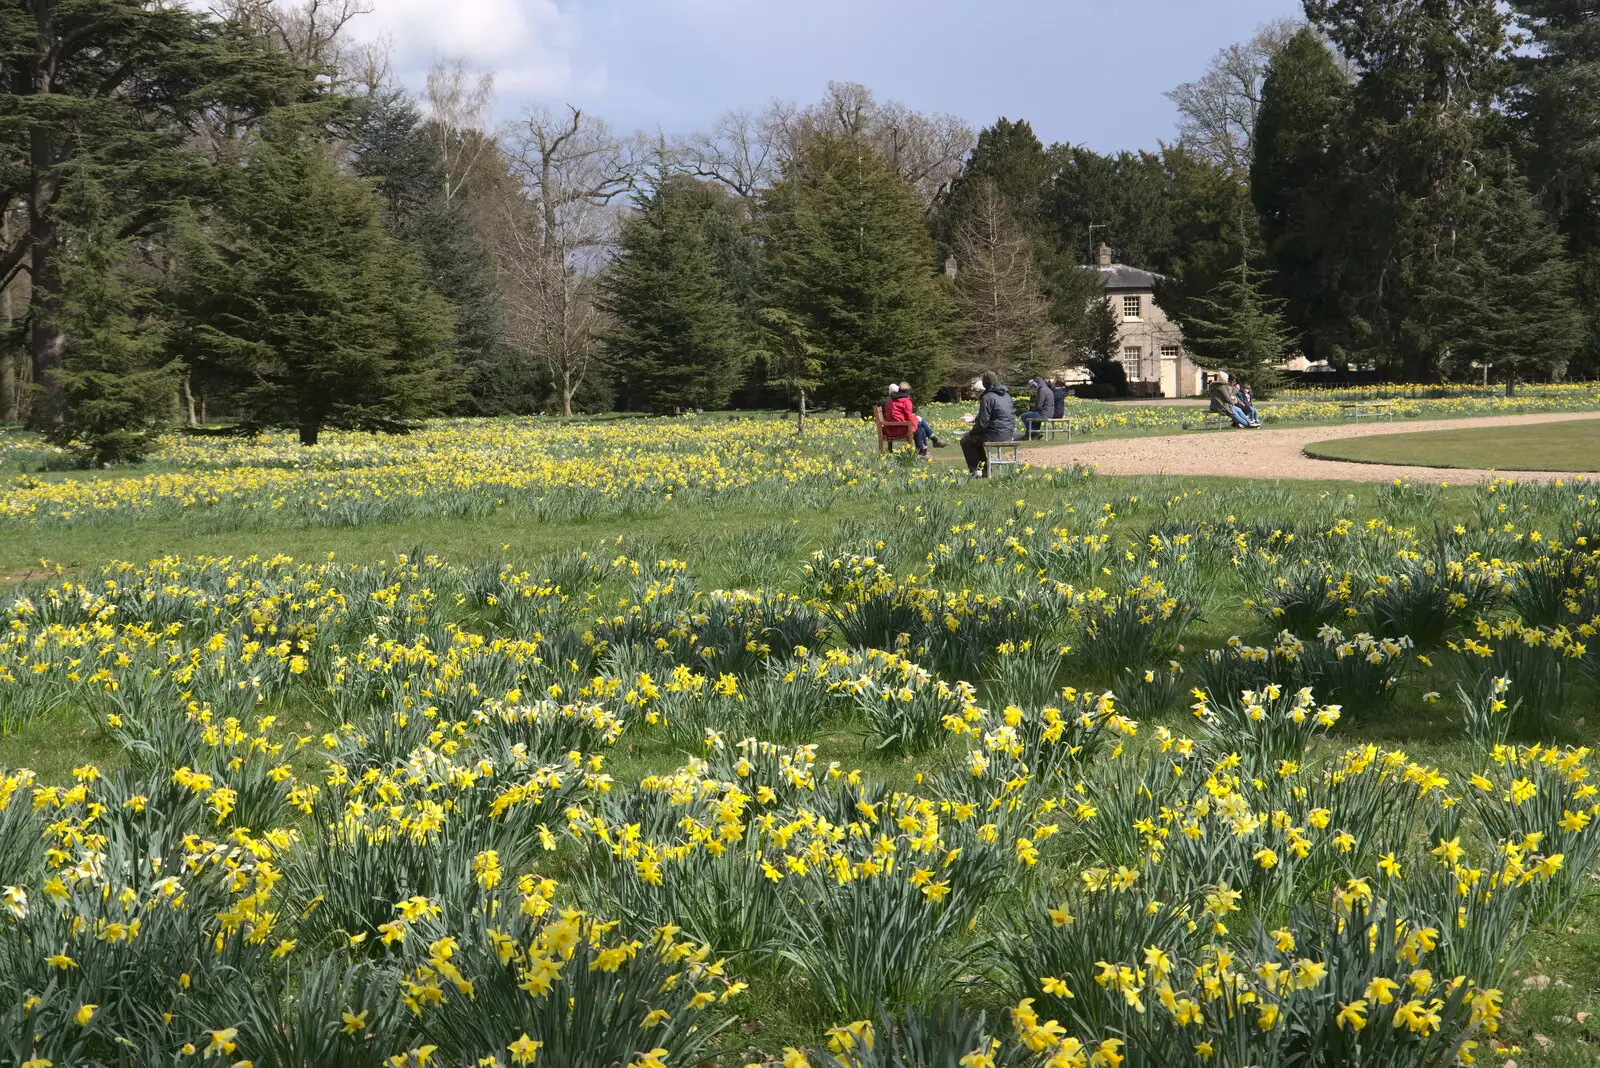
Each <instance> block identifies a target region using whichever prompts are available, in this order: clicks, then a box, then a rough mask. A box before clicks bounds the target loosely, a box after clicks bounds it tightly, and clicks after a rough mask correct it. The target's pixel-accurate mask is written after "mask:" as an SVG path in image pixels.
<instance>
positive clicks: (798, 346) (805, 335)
mask: <svg viewBox="0 0 1600 1068" xmlns="http://www.w3.org/2000/svg"><path fill="white" fill-rule="evenodd" d="M757 322H758V323H759V327H758V329H757V330H756V333H755V349H754V354H755V356H756V358H757V359H759V360H761V361H762V362H763V363H764V364H765V365H766V372H767V382H768V383H769V384H770V385H774V386H778V387H780V388H782V389H784V390H786V391H787V392H789V393H790V394H791V395H793V397H794V398H795V410H796V413H797V415H796V417H795V428H794V432H795V436H797V437H805V433H806V395H807V394H808V393H810V392H811V391H813V390H815V389H816V388H817V383H818V382H819V381H821V379H820V377H819V376H820V375H821V374H822V350H820V349H818V348H817V347H816V346H815V345H813V344H812V343H811V336H810V333H809V332H808V331H807V330H806V327H805V324H804V323H802V322H801V321H800V320H798V319H796V318H795V317H794V316H792V315H790V314H789V313H788V312H786V311H784V310H783V309H782V308H762V309H761V312H760V314H759V316H758V319H757Z"/></svg>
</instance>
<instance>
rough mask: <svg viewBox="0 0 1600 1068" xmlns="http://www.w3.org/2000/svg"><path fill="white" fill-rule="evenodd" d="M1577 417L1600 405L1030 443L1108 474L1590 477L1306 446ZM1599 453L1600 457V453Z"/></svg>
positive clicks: (1056, 460)
mask: <svg viewBox="0 0 1600 1068" xmlns="http://www.w3.org/2000/svg"><path fill="white" fill-rule="evenodd" d="M1572 419H1600V412H1552V413H1549V414H1540V415H1491V416H1474V417H1472V418H1467V419H1424V420H1418V421H1416V422H1393V421H1390V420H1370V421H1367V422H1362V423H1346V424H1341V425H1338V426H1310V427H1287V428H1285V429H1282V430H1267V429H1263V430H1204V431H1197V432H1194V433H1188V434H1169V435H1166V436H1163V437H1148V438H1117V439H1113V440H1106V441H1094V440H1087V441H1081V442H1074V443H1073V444H1071V445H1059V446H1050V447H1047V448H1042V449H1034V450H1029V452H1028V454H1027V458H1028V460H1029V462H1030V463H1035V464H1052V465H1056V466H1067V465H1069V464H1081V465H1083V466H1085V467H1093V468H1095V469H1096V470H1098V471H1099V472H1100V473H1101V474H1106V475H1223V476H1232V477H1236V478H1289V479H1311V480H1334V481H1342V482H1390V481H1393V480H1394V479H1397V478H1409V479H1422V480H1427V481H1440V482H1458V483H1459V482H1487V481H1488V480H1490V479H1492V478H1514V479H1517V480H1518V481H1549V480H1552V479H1558V478H1563V479H1572V478H1577V477H1587V476H1584V475H1583V473H1582V472H1575V471H1565V472H1563V471H1522V470H1518V469H1517V468H1516V457H1515V456H1507V457H1506V458H1505V466H1503V467H1496V468H1494V469H1476V470H1472V469H1460V468H1439V467H1410V466H1403V465H1399V464H1365V463H1351V462H1349V461H1346V460H1318V459H1313V458H1312V457H1310V456H1307V455H1305V454H1304V453H1303V452H1301V450H1302V449H1303V448H1304V447H1305V446H1307V445H1309V444H1311V443H1312V442H1317V441H1331V440H1333V439H1335V438H1356V437H1370V436H1373V435H1377V434H1418V433H1422V432H1423V431H1427V430H1470V429H1472V428H1474V427H1499V426H1520V425H1524V424H1528V423H1558V422H1562V421H1565V420H1572ZM1596 460H1597V463H1600V457H1597V458H1596Z"/></svg>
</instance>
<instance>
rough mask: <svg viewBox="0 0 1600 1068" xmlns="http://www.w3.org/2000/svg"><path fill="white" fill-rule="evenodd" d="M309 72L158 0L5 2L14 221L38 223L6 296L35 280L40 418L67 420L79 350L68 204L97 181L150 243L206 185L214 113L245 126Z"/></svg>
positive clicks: (13, 254)
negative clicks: (72, 330) (66, 364)
mask: <svg viewBox="0 0 1600 1068" xmlns="http://www.w3.org/2000/svg"><path fill="white" fill-rule="evenodd" d="M307 85H308V83H307V80H306V78H305V75H304V72H303V71H301V70H299V69H297V68H296V67H294V66H293V64H292V63H290V62H289V61H288V60H287V59H286V58H285V57H283V56H281V55H277V54H274V53H273V52H271V51H270V50H269V49H267V48H266V47H264V46H263V44H262V42H261V41H260V40H259V38H257V37H256V36H254V35H253V34H251V33H250V32H248V31H247V30H245V29H244V28H242V27H240V26H238V25H237V24H233V23H229V22H219V21H217V20H215V19H213V18H210V17H208V16H206V15H203V14H198V13H196V12H194V11H192V10H190V9H189V8H187V7H183V6H181V5H169V4H161V3H155V2H153V0H21V2H20V3H9V4H4V5H0V161H3V162H0V211H4V210H8V209H9V208H10V207H11V206H12V205H13V204H18V203H20V204H21V205H22V206H23V212H24V214H25V216H26V222H27V225H26V226H25V227H23V228H21V229H20V231H19V232H16V233H14V234H12V235H11V236H10V240H9V242H8V243H7V244H6V246H5V247H3V248H0V290H3V289H5V288H6V287H8V286H9V285H10V284H11V282H12V280H13V279H14V278H15V277H16V275H17V274H18V273H19V272H23V271H26V272H27V274H28V276H29V278H30V281H31V296H30V307H29V310H28V317H29V323H30V337H29V351H30V354H31V362H32V372H33V379H34V382H35V384H36V385H37V386H38V387H39V389H40V390H41V391H42V392H41V393H40V395H39V397H38V403H36V404H35V405H34V410H33V416H32V418H33V421H34V422H35V423H36V424H38V425H41V426H49V425H51V424H53V423H56V422H59V421H60V419H61V418H62V415H63V412H62V408H61V397H60V391H61V389H62V382H63V380H62V379H61V378H59V376H57V375H56V374H55V372H56V371H57V370H59V369H60V367H61V365H62V361H63V360H64V359H65V356H66V353H67V351H68V349H69V348H70V346H71V338H70V337H68V336H67V335H65V334H64V333H63V332H62V331H63V330H64V329H65V327H66V325H67V324H68V323H69V322H70V321H71V318H72V317H71V316H67V315H63V314H61V313H60V304H61V302H62V300H63V297H64V295H65V294H64V289H63V287H64V285H65V282H64V279H63V272H62V269H61V265H60V262H59V261H60V257H61V252H62V240H63V238H62V233H61V224H60V221H59V220H58V218H57V215H56V207H57V204H58V202H59V200H60V198H61V196H62V195H63V193H64V192H65V191H66V190H67V189H68V188H69V187H70V185H71V183H72V182H74V181H78V180H84V179H88V180H93V181H96V182H98V183H99V184H100V186H101V188H102V189H103V190H105V191H106V193H107V195H109V196H111V197H112V198H113V201H114V203H113V204H111V205H110V206H109V207H108V214H109V215H110V216H112V217H115V218H118V219H120V220H123V222H122V231H121V232H120V233H119V234H118V235H117V236H118V237H130V236H134V235H138V234H148V233H149V232H151V230H152V229H153V228H154V227H155V226H157V225H158V224H159V223H160V222H161V221H162V220H163V218H165V217H166V216H167V215H168V214H169V212H170V210H171V209H172V207H173V206H174V205H175V204H176V203H177V202H178V201H179V200H180V199H181V198H182V197H183V196H184V194H185V193H187V192H190V191H192V190H193V189H194V183H195V182H196V181H197V180H198V179H199V178H200V174H199V172H198V169H197V168H194V167H192V166H191V164H192V163H193V156H192V154H191V152H190V150H189V148H188V145H187V141H188V138H189V137H190V136H191V135H192V134H193V133H194V132H195V131H196V130H198V129H199V128H200V127H201V126H203V125H204V123H205V121H206V117H207V115H208V112H209V111H210V110H211V109H213V108H217V107H226V108H228V109H229V110H230V112H231V113H232V114H233V115H234V116H235V117H237V118H238V119H239V120H240V121H241V122H248V121H249V120H250V119H251V118H253V117H254V116H256V115H258V114H260V113H261V112H262V111H264V110H266V109H267V108H269V107H271V106H273V105H275V104H278V103H282V102H284V101H286V100H289V99H291V98H293V97H295V96H297V95H298V94H301V93H302V92H304V91H306V88H307Z"/></svg>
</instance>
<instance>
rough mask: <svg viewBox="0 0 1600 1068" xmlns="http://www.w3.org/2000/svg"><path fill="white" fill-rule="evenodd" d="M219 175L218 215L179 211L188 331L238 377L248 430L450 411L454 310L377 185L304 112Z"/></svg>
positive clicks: (187, 337) (187, 343)
mask: <svg viewBox="0 0 1600 1068" xmlns="http://www.w3.org/2000/svg"><path fill="white" fill-rule="evenodd" d="M217 181H218V183H219V188H218V190H217V192H216V195H215V198H214V201H215V203H216V204H217V205H218V206H219V209H218V211H217V212H216V214H215V215H214V216H208V217H206V218H204V219H202V218H201V217H200V216H199V215H197V214H196V213H195V212H193V211H191V212H188V213H186V215H184V216H182V217H180V220H179V226H178V236H179V241H178V248H177V252H178V269H177V272H176V284H175V290H174V294H173V303H174V306H175V308H176V309H177V310H178V312H179V314H180V316H181V318H180V321H179V323H177V324H176V326H177V329H176V331H175V338H174V340H175V343H176V345H177V347H178V349H179V351H181V352H182V353H184V355H185V356H186V357H187V358H188V359H189V360H191V361H192V362H195V363H197V364H199V365H200V366H201V367H202V368H204V369H207V370H209V371H211V372H212V373H214V374H216V375H218V376H220V377H222V378H224V379H226V380H228V381H231V382H232V383H233V385H234V390H233V392H232V394H231V397H230V399H231V402H232V405H233V408H234V410H235V411H236V412H237V413H238V414H239V415H240V417H241V423H240V429H242V430H245V431H255V430H259V429H261V428H265V427H275V426H282V427H292V428H295V429H296V430H298V432H299V435H300V441H301V444H304V445H315V444H316V443H317V439H318V436H319V435H320V433H321V431H322V430H323V428H325V427H338V428H346V429H359V430H379V431H391V432H395V431H403V430H405V429H407V426H406V421H407V420H410V419H415V418H419V417H423V416H428V415H434V414H437V413H439V412H440V411H441V410H443V409H444V407H445V406H446V405H447V404H448V403H449V401H450V399H451V389H450V383H449V378H448V372H449V369H450V353H449V348H448V346H449V342H450V338H451V333H452V315H451V309H450V306H449V303H448V302H447V301H445V300H444V299H443V298H441V297H440V296H438V295H437V294H436V293H433V292H432V291H430V290H429V289H427V288H426V287H425V286H424V285H423V284H422V270H421V267H420V265H419V264H418V262H417V259H416V256H415V254H414V253H413V252H412V251H411V250H410V249H409V248H408V247H407V246H406V245H404V244H403V243H401V242H399V241H397V240H396V239H395V238H393V237H391V236H390V235H389V234H388V233H387V232H385V229H384V226H383V220H382V217H381V215H380V210H379V204H378V200H377V198H376V197H374V196H373V195H372V191H371V188H370V186H369V185H368V184H367V183H366V182H364V181H362V180H360V179H357V178H353V177H351V176H349V175H347V174H344V173H342V172H341V171H340V170H339V168H338V166H337V164H336V163H335V161H334V159H333V155H332V153H331V151H330V150H329V149H328V148H327V147H326V146H325V145H323V144H322V143H321V142H320V141H319V140H318V139H317V138H316V137H315V135H314V131H313V130H310V129H308V128H306V127H304V126H303V125H300V124H298V123H296V122H295V121H294V120H293V119H292V118H291V117H284V118H280V119H277V120H275V121H273V122H271V123H268V124H267V125H266V127H265V128H264V130H263V133H262V135H261V136H260V137H259V138H257V139H256V140H255V141H254V143H253V144H252V145H251V147H250V152H249V161H248V165H247V166H243V167H236V168H226V169H219V173H218V175H217Z"/></svg>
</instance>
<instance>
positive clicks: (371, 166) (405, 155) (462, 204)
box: [350, 90, 530, 415]
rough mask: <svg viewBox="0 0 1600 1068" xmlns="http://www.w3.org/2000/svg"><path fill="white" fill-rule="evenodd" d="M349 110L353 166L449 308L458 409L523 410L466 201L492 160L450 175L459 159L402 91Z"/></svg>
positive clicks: (485, 258) (491, 277)
mask: <svg viewBox="0 0 1600 1068" xmlns="http://www.w3.org/2000/svg"><path fill="white" fill-rule="evenodd" d="M355 110H356V119H355V121H354V122H353V123H352V126H351V131H350V132H351V139H352V145H351V148H352V152H351V162H352V164H353V169H354V170H355V172H356V173H357V174H358V175H360V176H362V177H364V178H371V179H374V180H375V181H376V183H377V185H376V188H377V191H378V194H379V196H380V197H381V198H382V200H383V202H384V204H385V205H386V207H387V209H388V221H389V228H390V231H391V232H392V233H393V234H394V235H395V236H396V237H398V238H400V239H401V240H402V241H404V242H406V243H407V244H408V245H410V246H411V248H412V249H413V250H414V251H415V253H416V255H417V256H418V257H419V258H420V259H421V261H422V263H423V265H424V268H425V272H424V281H425V284H426V285H427V286H428V287H429V288H430V289H432V290H434V291H435V292H437V293H438V294H439V295H440V296H442V297H444V298H445V299H446V300H448V301H450V303H451V304H452V305H453V306H454V307H455V310H456V316H455V324H456V328H455V337H454V339H453V341H452V344H451V350H452V360H453V363H454V365H455V367H456V370H457V372H458V373H459V375H460V384H461V387H462V390H461V396H460V398H459V400H458V402H457V407H458V410H460V411H462V412H464V413H465V414H471V415H500V414H503V413H505V412H508V411H526V410H528V407H527V405H528V401H529V398H528V397H527V393H528V391H529V388H530V387H529V383H528V382H527V381H526V380H525V377H526V376H521V378H520V380H519V376H518V375H517V374H516V373H515V370H514V369H513V368H511V367H510V366H508V365H510V364H511V363H512V362H513V360H514V356H513V354H512V353H511V352H510V351H509V349H508V347H507V346H506V344H505V316H504V313H503V310H502V308H501V303H500V294H499V291H498V287H497V285H496V278H495V271H494V261H493V259H492V258H491V257H490V254H489V249H488V246H487V244H486V243H485V241H484V240H483V237H482V235H481V234H480V232H479V217H478V214H477V213H476V212H475V210H474V208H475V207H476V206H477V205H475V204H474V203H472V198H471V191H472V186H471V184H470V181H471V179H472V178H473V177H474V176H475V175H476V174H481V173H486V172H488V171H489V170H490V168H491V167H492V165H493V163H494V162H498V161H497V160H493V161H491V160H485V161H483V162H481V163H480V162H479V161H477V160H473V161H472V166H471V167H470V168H467V173H461V174H457V175H454V176H452V172H451V170H450V166H451V161H452V160H454V161H456V164H455V165H456V166H457V167H464V166H465V165H464V164H462V163H461V162H460V158H461V157H460V156H459V155H457V154H456V151H455V150H454V149H450V150H445V149H441V148H440V144H439V137H440V136H441V135H440V133H439V131H438V130H437V129H435V128H433V127H431V126H430V124H427V123H424V122H423V120H422V116H421V114H420V112H419V111H418V110H417V107H416V105H415V104H413V103H412V102H411V100H410V99H409V98H408V97H407V96H406V95H405V93H404V92H403V91H399V90H388V91H380V92H377V93H373V94H369V95H368V96H366V97H363V98H362V99H361V100H360V101H359V102H358V103H357V106H356V109H355ZM491 150H492V146H491Z"/></svg>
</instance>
